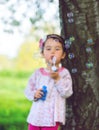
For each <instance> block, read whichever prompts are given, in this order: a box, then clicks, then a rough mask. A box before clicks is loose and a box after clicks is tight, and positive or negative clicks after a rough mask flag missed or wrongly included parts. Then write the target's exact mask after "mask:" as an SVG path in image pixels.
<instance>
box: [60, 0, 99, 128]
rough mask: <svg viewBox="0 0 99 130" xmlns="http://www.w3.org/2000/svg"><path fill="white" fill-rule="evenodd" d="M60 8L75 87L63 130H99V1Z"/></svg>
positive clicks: (68, 2)
mask: <svg viewBox="0 0 99 130" xmlns="http://www.w3.org/2000/svg"><path fill="white" fill-rule="evenodd" d="M59 8H60V9H59V10H60V19H61V20H60V23H61V34H62V36H63V37H64V38H65V43H66V47H67V51H68V54H67V61H68V62H67V67H68V68H69V70H70V72H71V74H72V78H73V85H74V94H73V96H72V97H71V98H70V99H68V109H67V123H66V126H65V127H63V130H98V129H99V67H98V65H99V58H98V56H99V1H98V0H83V1H81V0H59Z"/></svg>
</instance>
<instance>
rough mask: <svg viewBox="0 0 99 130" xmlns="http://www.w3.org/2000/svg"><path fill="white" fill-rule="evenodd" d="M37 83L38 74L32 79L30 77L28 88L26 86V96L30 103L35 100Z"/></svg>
mask: <svg viewBox="0 0 99 130" xmlns="http://www.w3.org/2000/svg"><path fill="white" fill-rule="evenodd" d="M35 83H36V73H34V74H33V75H32V76H31V77H30V79H29V81H28V84H27V86H26V88H25V91H24V93H25V96H26V97H27V99H28V100H30V101H32V100H35V97H34V96H35V93H36V91H37V90H36V85H35Z"/></svg>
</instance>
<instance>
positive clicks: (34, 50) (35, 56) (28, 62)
mask: <svg viewBox="0 0 99 130" xmlns="http://www.w3.org/2000/svg"><path fill="white" fill-rule="evenodd" d="M39 66H45V63H44V61H43V59H42V58H41V56H40V52H39V48H38V44H37V43H33V42H31V41H25V43H23V44H22V45H21V47H20V50H19V54H18V56H17V59H16V69H18V70H24V71H31V70H32V71H33V70H34V69H37V68H38V67H39Z"/></svg>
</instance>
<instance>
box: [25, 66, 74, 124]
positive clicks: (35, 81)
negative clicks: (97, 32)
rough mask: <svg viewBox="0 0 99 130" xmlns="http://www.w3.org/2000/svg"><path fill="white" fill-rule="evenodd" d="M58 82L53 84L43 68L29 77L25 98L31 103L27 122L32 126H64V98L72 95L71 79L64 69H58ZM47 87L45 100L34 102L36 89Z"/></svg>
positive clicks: (52, 80)
mask: <svg viewBox="0 0 99 130" xmlns="http://www.w3.org/2000/svg"><path fill="white" fill-rule="evenodd" d="M59 75H60V77H61V78H60V80H59V81H57V83H55V82H54V79H52V78H51V77H50V76H49V72H48V71H47V70H46V69H45V68H40V69H38V70H36V71H35V72H34V73H33V75H32V76H31V77H30V79H29V82H28V85H27V87H26V89H25V96H26V97H27V98H28V99H29V100H31V101H33V102H32V107H31V110H30V112H29V115H28V118H27V122H28V123H30V124H32V125H34V126H55V125H56V122H60V123H62V124H63V125H64V124H65V115H66V100H65V99H66V98H68V97H69V96H71V95H72V93H73V90H72V79H71V76H70V73H69V71H68V70H67V69H65V68H60V69H59ZM42 86H47V96H46V100H45V101H42V100H40V99H39V100H37V101H35V100H34V94H35V92H36V90H37V89H39V88H42Z"/></svg>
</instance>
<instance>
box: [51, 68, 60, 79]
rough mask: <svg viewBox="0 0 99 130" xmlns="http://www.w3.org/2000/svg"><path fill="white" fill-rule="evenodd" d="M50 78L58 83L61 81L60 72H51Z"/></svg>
mask: <svg viewBox="0 0 99 130" xmlns="http://www.w3.org/2000/svg"><path fill="white" fill-rule="evenodd" d="M50 77H51V78H53V79H54V80H55V81H58V80H59V79H60V75H59V73H58V71H57V72H54V71H52V70H50Z"/></svg>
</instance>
